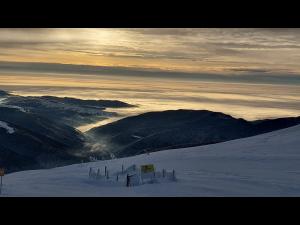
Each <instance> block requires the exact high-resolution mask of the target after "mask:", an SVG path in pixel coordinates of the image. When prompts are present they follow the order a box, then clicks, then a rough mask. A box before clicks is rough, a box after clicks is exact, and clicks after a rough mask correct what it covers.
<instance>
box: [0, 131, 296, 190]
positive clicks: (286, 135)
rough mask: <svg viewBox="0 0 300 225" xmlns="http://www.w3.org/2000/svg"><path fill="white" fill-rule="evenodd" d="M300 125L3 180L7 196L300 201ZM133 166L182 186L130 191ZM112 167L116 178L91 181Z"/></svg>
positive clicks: (161, 185)
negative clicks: (126, 172) (170, 176)
mask: <svg viewBox="0 0 300 225" xmlns="http://www.w3.org/2000/svg"><path fill="white" fill-rule="evenodd" d="M299 137H300V126H299V125H298V126H295V127H290V128H287V129H283V130H278V131H275V132H271V133H267V134H263V135H258V136H254V137H249V138H244V139H239V140H233V141H228V142H224V143H219V144H213V145H207V146H199V147H192V148H184V149H173V150H166V151H160V152H155V153H150V154H149V155H148V154H143V155H138V156H134V157H128V158H122V159H113V160H107V161H97V162H90V163H84V164H75V165H70V166H65V167H58V168H53V169H45V170H32V171H21V172H17V173H12V174H8V175H6V176H4V177H3V183H4V186H3V196H300V149H299V146H300V138H299ZM122 164H123V165H124V167H125V168H127V167H129V166H131V165H134V164H135V165H137V167H139V166H140V165H143V164H154V166H155V167H156V170H157V171H162V169H166V170H167V171H172V170H173V169H174V170H175V171H176V178H177V181H174V182H156V183H155V182H154V183H152V184H149V183H148V184H143V185H138V186H132V187H126V186H125V182H124V179H120V180H119V181H116V180H115V177H114V174H116V173H118V172H120V171H121V168H122ZM105 166H107V168H108V171H109V174H110V175H109V176H110V179H109V180H106V179H91V178H89V169H90V167H92V168H93V169H94V170H95V171H97V170H98V169H100V173H102V174H103V172H104V167H105Z"/></svg>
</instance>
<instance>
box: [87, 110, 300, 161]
mask: <svg viewBox="0 0 300 225" xmlns="http://www.w3.org/2000/svg"><path fill="white" fill-rule="evenodd" d="M299 123H300V117H295V118H279V119H268V120H257V121H247V120H244V119H236V118H234V117H232V116H229V115H226V114H224V113H220V112H211V111H208V110H168V111H163V112H149V113H144V114H141V115H138V116H132V117H127V118H124V119H121V120H119V121H116V122H113V123H110V124H107V125H104V126H101V127H97V128H94V129H92V130H90V131H88V132H87V134H88V135H90V136H91V137H92V138H93V139H94V141H96V142H99V143H102V146H106V149H107V152H111V153H113V154H114V155H115V156H116V157H125V156H131V155H136V154H140V153H145V152H152V151H159V150H164V149H170V148H183V147H191V146H199V145H206V144H213V143H218V142H223V141H229V140H233V139H238V138H244V137H249V136H253V135H257V134H261V133H266V132H270V131H274V130H278V129H283V128H286V127H290V126H294V125H297V124H299Z"/></svg>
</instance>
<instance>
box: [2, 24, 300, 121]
mask: <svg viewBox="0 0 300 225" xmlns="http://www.w3.org/2000/svg"><path fill="white" fill-rule="evenodd" d="M299 62H300V29H279V28H278V29H276V28H272V29H262V28H259V29H254V28H253V29H250V28H247V29H246V28H235V29H231V28H230V29H229V28H226V29H225V28H222V29H217V28H205V29H204V28H199V29H198V28H197V29H196V28H170V29H167V28H147V29H142V28H135V29H116V28H113V29H104V28H97V29H96V28H95V29H94V28H88V29H79V28H73V29H64V28H59V29H53V28H48V29H44V28H43V29H38V28H35V29H32V28H28V29H26V28H22V29H16V28H14V29H8V28H0V88H2V89H5V90H11V91H14V92H15V93H18V94H23V95H42V94H43V95H45V94H48V95H50V94H51V95H60V96H66V95H67V96H76V97H80V98H105V99H118V100H123V101H127V102H128V101H129V102H130V103H133V104H139V105H140V108H142V109H144V111H151V110H159V109H174V108H191V109H203V108H205V109H211V110H218V111H223V112H227V113H229V114H232V115H236V116H238V117H244V118H248V119H255V118H265V117H272V118H273V117H274V116H295V115H300V102H299V100H300V92H299V91H298V90H299V85H300V63H299ZM82 90H84V92H83V91H82ZM146 106H147V107H146ZM145 108H147V109H145Z"/></svg>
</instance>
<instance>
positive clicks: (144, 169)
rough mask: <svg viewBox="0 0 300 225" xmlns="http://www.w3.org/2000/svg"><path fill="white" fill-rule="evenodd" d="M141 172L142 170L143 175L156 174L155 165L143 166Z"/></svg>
mask: <svg viewBox="0 0 300 225" xmlns="http://www.w3.org/2000/svg"><path fill="white" fill-rule="evenodd" d="M141 170H142V173H151V172H154V165H153V164H148V165H142V166H141Z"/></svg>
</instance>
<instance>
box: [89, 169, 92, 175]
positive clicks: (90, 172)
mask: <svg viewBox="0 0 300 225" xmlns="http://www.w3.org/2000/svg"><path fill="white" fill-rule="evenodd" d="M91 174H92V167H90V171H89V177H91Z"/></svg>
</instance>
